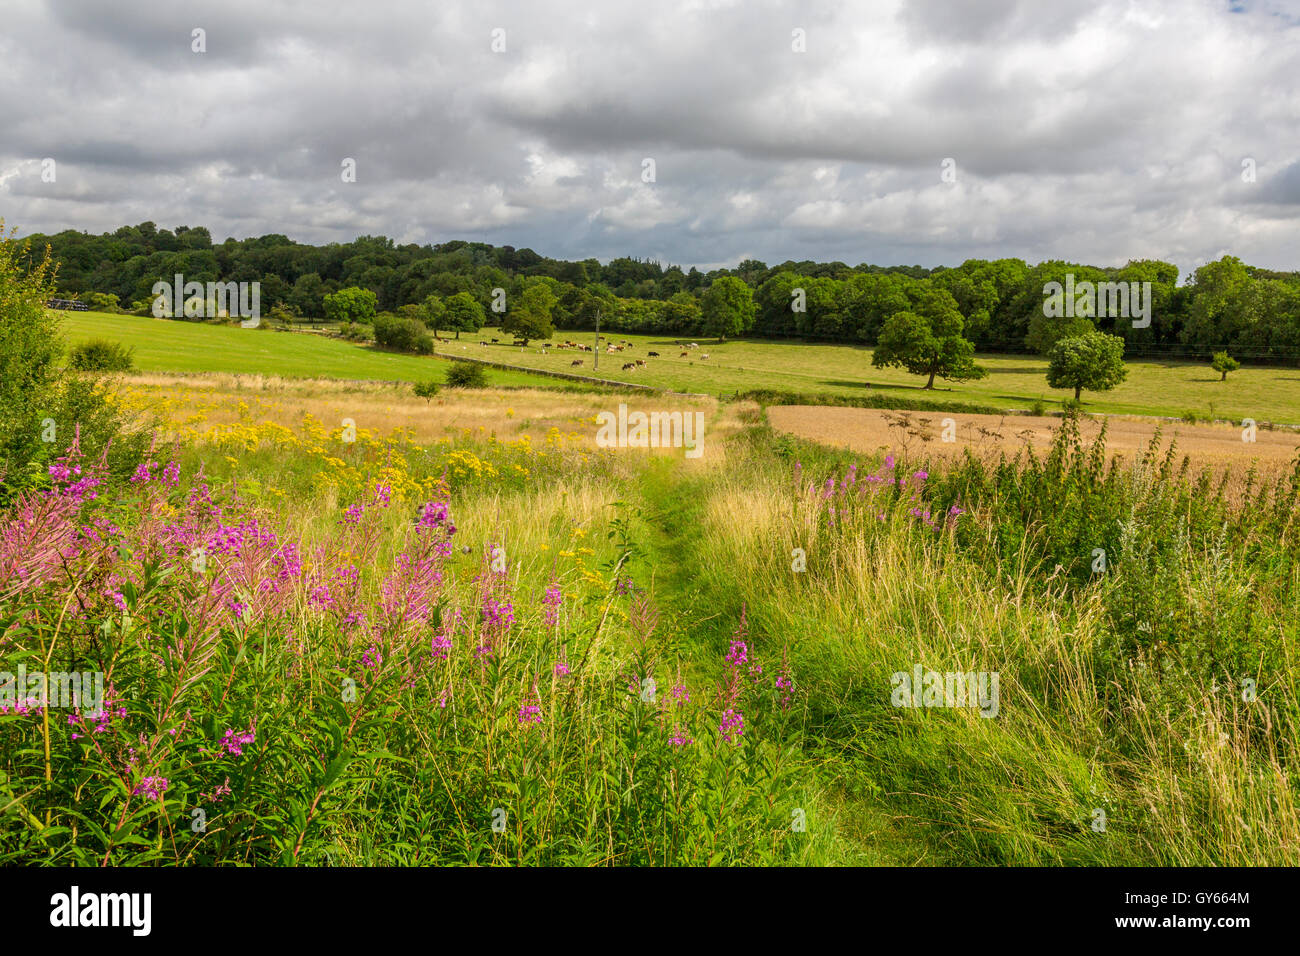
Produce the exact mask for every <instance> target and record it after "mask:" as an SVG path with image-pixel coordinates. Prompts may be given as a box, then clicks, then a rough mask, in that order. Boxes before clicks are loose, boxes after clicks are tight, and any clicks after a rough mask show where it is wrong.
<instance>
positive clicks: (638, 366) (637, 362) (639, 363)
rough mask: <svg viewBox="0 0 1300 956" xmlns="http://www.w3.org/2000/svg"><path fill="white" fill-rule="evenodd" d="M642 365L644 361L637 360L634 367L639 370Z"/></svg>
mask: <svg viewBox="0 0 1300 956" xmlns="http://www.w3.org/2000/svg"><path fill="white" fill-rule="evenodd" d="M644 365H645V359H637V360H636V367H637V368H641V367H642V366H644Z"/></svg>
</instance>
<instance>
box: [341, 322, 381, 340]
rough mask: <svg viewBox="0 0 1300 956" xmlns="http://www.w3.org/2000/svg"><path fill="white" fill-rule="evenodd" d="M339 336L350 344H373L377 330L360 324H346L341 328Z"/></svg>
mask: <svg viewBox="0 0 1300 956" xmlns="http://www.w3.org/2000/svg"><path fill="white" fill-rule="evenodd" d="M339 334H340V335H342V336H343V337H344V338H345V339H347V340H348V341H349V342H373V341H374V340H375V330H374V329H373V328H371V327H370V326H369V325H362V324H361V323H360V322H345V323H344V324H343V325H341V326H340V327H339Z"/></svg>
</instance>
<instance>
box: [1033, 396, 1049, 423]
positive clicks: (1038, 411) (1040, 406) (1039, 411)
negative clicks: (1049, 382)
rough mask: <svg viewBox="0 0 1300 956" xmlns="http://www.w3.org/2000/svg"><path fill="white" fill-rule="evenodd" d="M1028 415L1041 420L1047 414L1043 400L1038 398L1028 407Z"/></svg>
mask: <svg viewBox="0 0 1300 956" xmlns="http://www.w3.org/2000/svg"><path fill="white" fill-rule="evenodd" d="M1029 414H1031V415H1037V416H1038V417H1039V418H1042V417H1043V416H1044V415H1046V414H1047V405H1046V404H1044V402H1043V400H1042V399H1041V398H1040V399H1038V401H1036V402H1034V404H1032V405H1030V406H1029Z"/></svg>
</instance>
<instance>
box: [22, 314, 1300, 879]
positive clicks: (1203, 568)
mask: <svg viewBox="0 0 1300 956" xmlns="http://www.w3.org/2000/svg"><path fill="white" fill-rule="evenodd" d="M237 334H242V335H245V336H260V337H262V338H267V337H270V338H277V337H281V336H280V334H279V333H256V332H251V331H244V332H237ZM283 337H286V338H287V336H283ZM101 387H104V388H107V389H108V390H109V391H110V393H111V400H112V402H113V404H114V406H115V407H117V408H119V409H121V410H122V412H123V413H124V414H125V415H126V416H127V417H128V418H129V419H131V420H133V421H136V422H137V423H138V424H145V423H147V424H148V425H149V426H150V428H151V434H152V435H153V437H152V439H151V440H150V441H151V443H150V444H145V445H144V446H142V448H141V453H140V455H139V459H138V461H135V462H133V463H132V464H131V465H130V467H129V468H126V469H125V470H123V471H120V472H119V473H117V474H114V473H112V471H111V469H109V468H107V467H106V466H102V465H101V464H99V463H98V462H97V461H96V460H95V459H93V458H90V457H84V456H80V455H79V453H78V450H77V447H76V445H75V444H74V445H73V447H72V448H71V449H70V450H68V451H66V452H64V453H61V454H60V455H59V456H58V458H57V459H56V460H54V461H52V462H51V464H50V466H49V469H48V483H47V485H46V486H45V487H43V488H42V489H40V490H38V491H34V492H30V493H27V494H25V495H24V496H23V497H21V498H20V499H19V500H18V501H16V502H15V503H14V504H12V505H11V506H10V507H9V508H8V509H7V510H6V511H5V512H4V514H3V516H0V629H2V630H0V633H3V635H4V641H5V646H4V653H5V661H6V667H8V668H9V669H10V670H13V669H14V668H15V667H16V666H17V665H18V664H19V663H24V664H25V666H26V667H27V668H28V669H30V670H38V669H41V670H45V671H66V672H73V671H75V672H82V671H86V672H96V671H97V672H100V673H102V674H103V679H104V682H105V697H106V699H105V702H104V706H103V707H102V709H99V710H94V711H91V710H90V709H89V708H87V709H85V710H83V711H80V712H79V711H77V710H75V709H62V710H60V709H56V708H54V707H47V706H40V705H39V704H37V703H36V702H33V701H30V700H20V701H18V702H16V703H15V704H13V705H11V706H8V707H6V708H5V710H4V712H3V713H2V714H0V774H2V775H0V807H2V808H3V810H2V812H3V814H4V821H5V825H4V827H3V828H2V832H3V835H2V836H0V860H3V861H7V862H24V863H57V864H98V863H121V864H151V863H168V864H170V863H180V864H285V865H294V864H316V865H337V864H381V863H382V864H402V865H429V864H448V863H479V864H488V863H495V864H581V865H624V864H635V865H687V864H698V865H705V864H724V863H726V864H745V865H762V864H796V865H824V864H840V863H884V864H904V865H929V864H986V865H987V864H1137V865H1152V864H1189V865H1221V864H1285V863H1292V862H1294V861H1295V859H1296V857H1297V853H1300V813H1298V811H1297V806H1296V790H1295V785H1294V782H1293V766H1294V760H1295V758H1296V746H1297V743H1300V731H1298V729H1297V724H1296V718H1297V706H1296V704H1297V690H1298V688H1297V686H1296V671H1295V664H1294V660H1293V650H1294V647H1295V641H1296V638H1297V628H1298V627H1300V625H1297V623H1296V620H1295V615H1294V613H1293V611H1294V608H1295V606H1296V602H1297V598H1300V593H1298V589H1300V574H1298V572H1297V565H1296V563H1295V561H1294V555H1295V549H1296V534H1297V524H1296V518H1297V505H1296V502H1297V497H1296V493H1297V490H1300V470H1297V468H1296V467H1285V468H1284V467H1282V466H1280V465H1279V466H1278V467H1276V468H1274V469H1272V470H1271V471H1270V472H1269V473H1268V474H1267V475H1263V476H1259V477H1252V476H1249V474H1248V471H1249V461H1248V459H1246V458H1242V459H1241V460H1240V461H1239V462H1235V463H1234V462H1230V463H1229V464H1228V466H1227V468H1228V470H1229V471H1230V472H1232V474H1233V475H1234V476H1235V477H1234V480H1233V481H1234V483H1233V485H1232V489H1231V491H1230V492H1229V490H1228V488H1227V482H1226V478H1227V474H1226V473H1223V472H1222V470H1212V471H1206V472H1204V473H1203V474H1202V473H1201V472H1200V471H1199V469H1198V468H1197V467H1194V466H1192V465H1191V464H1190V463H1188V464H1183V462H1182V458H1181V455H1176V454H1171V453H1170V452H1169V450H1168V446H1167V445H1160V446H1159V447H1156V448H1152V449H1151V450H1150V453H1149V454H1146V455H1143V456H1136V455H1130V456H1126V457H1125V458H1124V459H1122V460H1115V461H1110V460H1108V457H1107V455H1106V453H1105V448H1104V446H1103V444H1102V442H1103V441H1104V435H1103V434H1102V433H1101V431H1100V426H1096V425H1094V424H1093V423H1085V426H1086V427H1085V434H1086V436H1087V437H1086V438H1084V437H1081V435H1080V429H1079V426H1078V424H1077V423H1075V422H1074V421H1073V420H1067V421H1065V422H1062V421H1060V420H1055V423H1054V427H1055V431H1054V432H1053V434H1052V436H1051V437H1052V443H1051V444H1050V446H1047V447H1044V448H1042V449H1041V450H1039V451H1037V452H1032V453H1031V452H1030V451H1027V450H1025V451H1021V452H1020V453H1019V454H1018V455H1016V454H1015V452H1014V451H1011V452H1010V453H1011V454H1012V455H1014V456H1015V457H1013V458H1008V459H1006V460H1004V461H1002V462H1001V463H998V462H997V461H996V460H989V461H982V460H980V459H978V458H974V457H965V456H960V457H956V458H954V457H951V456H940V455H937V454H932V453H931V452H932V448H931V445H930V443H927V442H921V441H916V440H914V439H909V438H905V437H902V436H900V438H899V440H898V441H897V442H895V443H893V444H891V445H890V446H889V447H885V448H878V449H870V450H866V449H860V450H858V451H852V450H834V449H829V448H826V447H823V446H820V445H817V444H812V443H809V442H806V441H805V440H802V439H799V438H795V437H792V436H789V435H783V434H780V433H777V432H775V431H773V430H772V428H771V427H770V426H769V424H768V422H767V419H766V413H765V412H764V411H763V409H761V408H760V407H759V406H757V405H754V404H752V403H718V402H717V401H715V400H713V399H685V398H674V399H672V400H671V401H672V402H673V403H676V404H666V403H667V402H668V401H669V400H668V399H665V398H661V397H658V398H657V397H655V396H649V395H647V396H631V397H629V396H628V395H626V394H618V395H609V394H606V395H599V394H575V393H565V392H556V391H545V390H521V391H501V392H497V391H493V390H492V389H491V388H489V389H486V390H481V391H467V390H457V389H444V390H443V391H442V392H440V393H439V394H438V396H437V397H435V398H433V399H430V400H427V401H426V400H424V399H416V398H414V397H413V396H411V395H410V393H409V389H407V388H406V387H404V386H395V385H391V384H384V383H372V384H366V385H349V384H347V383H339V382H331V381H321V380H310V381H297V380H290V379H284V378H278V377H274V376H267V375H262V376H229V375H223V374H206V375H196V376H176V375H166V374H145V375H137V376H128V377H122V378H117V379H112V380H109V381H108V382H106V383H105V384H104V385H103V386H101ZM620 402H625V403H628V404H629V405H630V406H631V407H634V408H644V409H646V410H650V409H657V408H670V407H671V408H678V409H680V410H683V411H691V410H699V411H701V412H702V413H703V414H704V416H705V421H706V422H707V426H706V431H705V434H704V442H703V454H701V455H700V456H699V457H698V458H695V459H688V458H686V457H685V456H684V455H683V453H682V449H680V448H678V449H673V448H660V449H637V448H608V447H599V446H598V444H597V443H596V441H595V440H594V437H595V435H596V424H595V422H596V417H597V416H598V415H599V413H600V412H602V411H609V410H612V409H614V408H616V407H617V405H618V403H620ZM852 411H858V410H852ZM886 434H888V433H886ZM1099 554H1100V555H1102V560H1101V561H1100V563H1099V561H1098V555H1099ZM914 671H921V672H938V673H949V672H957V673H967V672H969V673H971V674H972V675H975V674H982V675H990V674H993V675H997V676H998V678H999V684H998V685H997V688H998V689H997V694H996V695H995V696H994V697H993V698H991V699H988V700H982V704H981V706H980V707H977V706H973V704H974V703H975V702H974V701H972V702H970V704H968V705H965V706H963V705H962V704H960V703H958V704H956V705H955V706H947V705H946V704H945V698H944V695H943V691H942V689H941V690H940V691H939V694H938V697H937V698H935V699H931V698H930V697H922V696H921V692H920V689H919V688H918V690H917V697H916V698H915V701H914V702H915V704H918V705H920V706H912V705H911V703H909V702H910V701H911V698H906V699H904V700H903V701H902V702H900V699H899V697H898V694H897V689H896V684H897V675H898V674H909V675H910V674H912V673H913V672H914ZM981 708H982V709H981ZM1099 821H1100V823H1099Z"/></svg>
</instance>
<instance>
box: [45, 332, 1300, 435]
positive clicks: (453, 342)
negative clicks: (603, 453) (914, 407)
mask: <svg viewBox="0 0 1300 956" xmlns="http://www.w3.org/2000/svg"><path fill="white" fill-rule="evenodd" d="M62 320H63V323H64V327H65V329H66V333H67V335H68V338H69V340H70V341H73V342H76V341H79V340H83V339H90V338H95V337H106V338H110V339H114V340H117V341H121V342H123V343H125V344H127V345H132V346H134V347H135V348H136V365H137V367H138V368H140V369H141V370H143V371H181V372H184V371H207V372H210V371H225V372H239V373H249V372H257V373H262V374H267V375H279V376H310V377H320V376H328V377H332V378H350V379H381V380H387V381H406V382H414V381H420V380H422V379H426V378H432V379H435V380H438V381H441V380H442V377H443V376H444V374H445V369H446V365H447V363H446V362H444V361H439V360H438V359H434V358H428V357H417V356H412V355H400V354H396V353H388V352H384V351H382V350H379V349H376V348H375V347H374V346H368V345H359V344H355V343H349V342H345V341H343V340H341V339H330V338H328V337H326V336H324V335H319V334H308V333H289V332H278V331H272V330H270V329H255V330H254V329H241V328H238V327H236V326H216V325H196V324H195V323H187V322H174V321H171V320H167V319H152V318H139V317H136V316H123V315H108V314H105V313H92V312H69V313H66V314H65V315H64V316H63V317H62ZM494 338H495V339H498V340H499V341H498V342H497V343H495V344H493V343H492V339H494ZM607 339H608V342H610V343H614V344H622V343H624V342H627V343H630V346H628V347H626V348H625V349H624V350H623V351H621V352H616V353H613V354H609V353H605V352H602V353H600V355H599V365H598V366H597V364H596V360H597V356H596V353H595V352H594V351H592V352H582V351H577V350H575V349H565V348H558V346H561V345H563V343H565V342H566V341H568V342H575V343H581V344H585V345H589V346H590V345H594V342H595V335H594V333H592V332H564V331H560V332H557V333H556V334H555V335H554V336H553V337H552V338H551V339H550V340H536V341H533V342H530V344H529V347H528V348H522V347H512V346H511V344H510V343H511V342H512V341H513V337H512V336H511V335H510V334H509V333H502V332H501V331H500V330H499V329H496V328H486V329H484V330H483V331H482V332H480V333H469V332H466V333H463V334H462V335H461V337H460V339H459V340H457V339H446V340H444V341H442V342H439V343H438V345H437V351H438V354H439V355H442V356H444V357H451V358H474V359H481V360H487V361H491V362H494V363H498V364H503V365H513V366H518V367H520V368H523V369H539V370H543V371H548V372H561V373H566V374H573V375H581V376H588V377H597V378H600V379H605V380H611V381H618V382H627V383H629V384H636V385H649V386H653V387H656V388H661V389H670V390H674V391H680V392H691V393H703V394H707V395H712V396H715V397H717V396H722V395H732V394H735V393H737V392H746V391H749V390H751V389H770V390H775V391H779V392H790V393H795V394H797V395H803V396H816V395H823V394H824V395H831V396H836V397H838V398H855V397H857V398H861V397H877V398H886V397H887V398H889V399H891V400H892V402H893V403H894V404H896V405H898V406H900V407H905V406H906V405H907V404H908V403H909V402H914V401H918V400H919V401H937V402H945V401H946V402H958V403H965V404H974V405H981V406H987V407H988V408H990V409H1019V410H1029V409H1031V408H1032V407H1033V405H1034V403H1036V402H1042V403H1043V404H1044V406H1045V407H1046V408H1047V409H1048V410H1059V408H1060V404H1061V402H1062V401H1064V400H1065V399H1068V398H1070V397H1072V396H1071V394H1070V393H1069V392H1067V391H1065V390H1061V389H1052V388H1049V387H1048V386H1047V381H1046V371H1047V362H1046V360H1045V359H1043V358H1041V357H1038V356H1008V355H981V356H977V361H978V362H979V363H980V364H981V365H984V366H985V367H986V368H988V370H989V376H988V377H987V378H984V379H980V380H976V381H971V382H964V383H957V382H944V381H942V380H939V381H937V382H936V387H935V389H933V390H925V389H922V387H921V386H923V385H924V384H925V383H924V381H921V380H919V378H918V376H914V375H908V374H907V373H906V372H904V371H902V370H900V369H878V368H873V367H872V365H871V350H870V348H868V347H865V346H852V345H822V344H810V343H803V342H791V341H756V340H750V339H745V340H734V341H727V342H718V341H716V340H709V339H704V340H702V341H698V342H696V343H695V344H696V345H698V346H699V347H698V348H690V347H689V345H690V344H691V343H690V342H689V341H688V340H684V339H674V338H669V337H664V336H653V335H627V334H623V333H617V332H614V333H608V335H607ZM547 341H549V343H550V345H551V348H549V349H544V348H542V346H543V345H544V344H545V343H546V342H547ZM482 342H487V343H488V344H487V345H482V344H480V343H482ZM651 352H656V353H658V354H657V355H656V356H651V355H650V353H651ZM683 353H684V354H683ZM705 356H707V358H706V357H705ZM638 359H639V360H641V361H642V362H644V363H645V364H644V366H642V367H638V368H634V369H629V370H624V368H623V366H624V365H626V364H628V363H634V362H635V361H636V360H638ZM575 363H580V364H575ZM1127 365H1128V369H1129V373H1128V378H1127V380H1126V381H1124V382H1123V383H1121V384H1120V385H1119V386H1118V387H1116V388H1115V389H1114V390H1112V391H1108V392H1096V393H1090V392H1085V393H1084V396H1083V399H1084V405H1085V408H1086V409H1087V410H1088V411H1092V412H1105V413H1112V414H1125V415H1158V416H1169V417H1182V416H1185V415H1187V414H1189V413H1190V414H1192V415H1194V416H1195V417H1197V418H1200V419H1215V418H1221V419H1231V420H1233V421H1241V420H1243V419H1245V418H1251V419H1254V420H1255V421H1257V422H1278V423H1287V424H1300V372H1297V371H1296V370H1295V369H1294V368H1286V367H1281V366H1254V367H1252V366H1247V367H1245V368H1242V369H1241V370H1240V371H1237V372H1234V373H1232V375H1230V376H1229V377H1228V380H1227V381H1220V377H1219V374H1218V373H1216V372H1214V371H1213V370H1212V369H1211V368H1210V367H1209V366H1208V364H1196V363H1189V362H1172V361H1152V360H1134V361H1130V362H1128V363H1127ZM489 378H490V381H491V382H492V384H498V385H526V384H532V385H543V386H551V387H554V386H555V385H557V384H566V383H563V382H561V380H558V379H548V378H543V377H539V376H530V375H528V374H527V373H525V372H514V371H506V370H500V369H492V370H491V371H490V372H489ZM567 384H568V387H581V386H580V385H579V384H578V383H567ZM805 401H806V403H807V400H805ZM811 403H813V404H815V403H816V402H815V400H813V401H812V402H811Z"/></svg>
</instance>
